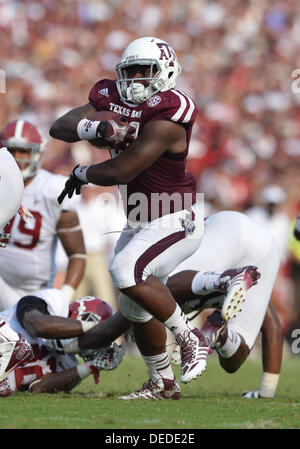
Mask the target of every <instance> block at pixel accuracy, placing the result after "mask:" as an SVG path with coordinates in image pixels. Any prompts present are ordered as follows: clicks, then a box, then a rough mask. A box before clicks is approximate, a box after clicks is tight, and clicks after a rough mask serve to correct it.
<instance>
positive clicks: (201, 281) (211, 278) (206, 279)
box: [191, 271, 222, 295]
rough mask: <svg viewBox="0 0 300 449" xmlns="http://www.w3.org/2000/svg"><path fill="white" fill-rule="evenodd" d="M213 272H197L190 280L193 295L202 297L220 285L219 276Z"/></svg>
mask: <svg viewBox="0 0 300 449" xmlns="http://www.w3.org/2000/svg"><path fill="white" fill-rule="evenodd" d="M221 274H222V273H217V272H215V271H199V272H198V273H197V274H196V276H195V277H194V279H193V280H192V285H191V290H192V292H193V293H194V294H195V295H203V294H204V293H207V292H209V291H212V290H215V289H216V288H217V287H219V285H220V275H221Z"/></svg>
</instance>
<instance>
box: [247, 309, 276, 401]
mask: <svg viewBox="0 0 300 449" xmlns="http://www.w3.org/2000/svg"><path fill="white" fill-rule="evenodd" d="M261 333H262V364H263V374H262V377H261V382H260V389H259V390H258V391H247V392H245V393H244V395H243V396H244V397H246V398H259V397H260V398H273V397H274V396H275V393H276V388H277V384H278V381H279V375H280V369H281V361H282V351H283V341H284V334H283V330H282V327H281V324H280V322H279V319H278V317H277V314H276V311H275V309H274V307H273V305H272V304H271V303H270V304H269V307H268V309H267V312H266V315H265V319H264V321H263V324H262V327H261Z"/></svg>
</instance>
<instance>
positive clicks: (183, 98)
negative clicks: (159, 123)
mask: <svg viewBox="0 0 300 449" xmlns="http://www.w3.org/2000/svg"><path fill="white" fill-rule="evenodd" d="M157 97H158V96H157ZM160 97H161V101H160V103H159V104H158V105H155V106H153V104H154V102H155V97H152V98H150V100H148V102H147V105H148V107H149V109H150V108H151V109H152V111H151V112H152V114H151V117H150V118H149V120H148V121H154V120H170V121H172V122H174V123H178V124H181V125H188V126H191V125H193V124H194V121H195V119H196V116H197V113H198V110H197V107H196V105H195V103H194V101H193V100H192V99H191V98H190V97H189V96H188V95H187V94H185V93H184V92H181V91H178V90H169V91H167V92H163V93H162V94H160ZM151 100H152V102H151ZM156 101H158V100H156Z"/></svg>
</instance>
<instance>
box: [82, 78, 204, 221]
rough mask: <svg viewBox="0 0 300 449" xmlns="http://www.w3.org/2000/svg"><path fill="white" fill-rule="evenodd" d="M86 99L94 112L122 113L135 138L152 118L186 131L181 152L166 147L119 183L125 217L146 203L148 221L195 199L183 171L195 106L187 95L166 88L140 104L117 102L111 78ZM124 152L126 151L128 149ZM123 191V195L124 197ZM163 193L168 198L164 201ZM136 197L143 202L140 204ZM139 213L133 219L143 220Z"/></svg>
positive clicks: (192, 181) (193, 188)
mask: <svg viewBox="0 0 300 449" xmlns="http://www.w3.org/2000/svg"><path fill="white" fill-rule="evenodd" d="M89 101H90V103H91V104H92V105H93V106H94V107H95V108H96V109H97V110H98V111H113V112H116V113H118V114H120V115H125V116H126V117H127V118H128V121H129V123H130V124H131V125H133V126H135V127H136V136H135V137H137V136H138V135H139V134H140V133H141V132H142V130H143V127H144V126H145V125H146V123H148V122H151V121H153V120H170V121H172V122H175V123H178V124H180V125H182V126H184V128H185V130H186V136H187V139H186V142H187V144H186V149H185V151H183V152H182V153H177V154H174V153H173V154H172V153H171V152H169V151H168V148H166V151H165V153H163V154H162V155H161V156H160V157H159V158H158V159H157V160H156V161H155V162H154V163H153V164H152V165H151V166H150V167H148V168H147V169H146V170H144V171H143V172H142V173H141V174H139V175H138V176H137V177H136V178H135V179H133V180H132V181H131V182H129V183H128V185H127V186H119V187H120V191H121V194H122V193H123V195H122V196H123V202H124V208H125V212H126V214H127V217H128V215H129V214H130V212H132V211H133V209H134V208H137V206H139V207H140V209H141V211H142V210H143V208H144V206H145V204H147V206H146V208H147V212H146V215H147V219H146V221H150V220H153V219H154V218H157V217H158V216H162V215H164V214H166V213H173V212H176V211H178V210H182V209H185V208H186V207H189V206H191V205H192V204H193V203H194V202H195V199H196V182H195V179H194V177H193V176H192V175H191V174H190V173H188V172H187V171H186V158H187V154H188V148H189V142H190V138H191V133H192V127H193V124H194V122H195V118H196V115H197V107H196V105H195V103H194V102H193V100H192V99H191V98H190V97H189V96H188V95H186V94H185V93H183V92H181V91H179V90H176V89H170V90H167V91H165V92H159V93H157V94H156V95H154V96H153V97H151V98H150V99H149V100H147V101H145V102H144V103H142V104H140V105H135V104H132V103H129V102H123V101H121V99H120V96H119V93H118V90H117V86H116V81H115V80H109V79H103V80H101V81H98V82H97V83H96V84H95V85H94V86H93V88H92V90H91V92H90V95H89ZM119 151H120V150H119ZM119 151H117V150H114V149H111V150H110V153H111V157H116V156H118V154H119ZM127 151H130V148H129V149H128V150H127ZM121 187H122V188H121ZM124 192H125V194H126V197H127V198H125V199H124ZM166 194H167V195H169V197H168V198H169V199H170V200H171V201H168V200H166ZM139 198H141V199H142V203H143V204H140V203H141V201H140V200H139ZM163 198H164V199H163ZM131 203H133V204H131ZM141 213H142V214H143V217H139V216H137V217H135V218H136V219H137V220H139V219H140V220H141V221H144V219H145V215H144V212H143V211H142V212H141ZM130 218H131V219H133V217H130Z"/></svg>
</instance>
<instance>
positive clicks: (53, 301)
mask: <svg viewBox="0 0 300 449" xmlns="http://www.w3.org/2000/svg"><path fill="white" fill-rule="evenodd" d="M112 314H113V310H112V308H111V307H110V306H109V304H107V303H106V302H105V301H102V300H101V299H99V298H95V297H85V298H81V299H78V300H76V301H73V302H72V303H71V304H70V305H69V302H68V300H67V298H66V297H65V296H64V295H63V293H62V292H61V290H58V289H45V290H41V291H38V292H35V293H34V294H33V295H27V296H24V297H23V298H21V299H20V300H19V301H18V302H17V303H16V304H14V305H13V306H12V307H10V308H9V309H7V310H4V311H2V312H1V315H2V317H3V318H4V319H5V320H6V321H7V323H8V324H9V326H10V327H11V328H12V329H14V331H15V332H17V333H19V334H22V335H23V336H24V337H25V338H26V340H27V341H28V342H29V343H30V344H31V347H32V350H33V357H32V358H31V360H29V361H28V363H27V364H26V366H17V367H15V369H13V370H11V371H10V373H9V374H8V375H7V376H6V378H5V379H4V380H3V381H2V383H1V388H0V397H1V396H2V397H7V396H10V395H11V393H12V392H15V391H24V390H29V391H31V392H34V393H55V392H57V391H70V390H72V388H74V387H75V386H76V385H78V384H79V383H80V382H81V380H82V379H84V378H86V377H87V376H88V375H90V374H93V375H94V380H95V383H98V381H99V370H112V369H115V368H116V367H117V366H118V365H119V364H120V363H121V361H122V359H123V355H124V352H125V350H124V346H122V345H121V346H118V345H117V344H114V345H110V346H109V345H107V344H105V341H104V340H101V339H100V340H98V341H97V343H96V344H97V348H98V349H97V350H92V351H83V352H82V353H81V354H80V355H81V357H83V358H84V360H85V363H81V364H79V362H78V360H77V359H76V358H75V356H73V355H68V354H64V353H63V352H62V350H61V348H62V343H61V341H60V340H59V339H60V338H62V339H64V340H62V341H64V342H66V341H68V340H66V339H68V338H70V337H75V336H78V335H81V334H83V333H84V332H87V331H88V329H91V328H92V327H93V326H95V325H96V324H98V323H101V322H103V321H105V320H106V319H108V318H109V317H111V316H112ZM49 339H50V340H49ZM103 341H104V344H102V343H103ZM100 347H101V349H99V348H100Z"/></svg>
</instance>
